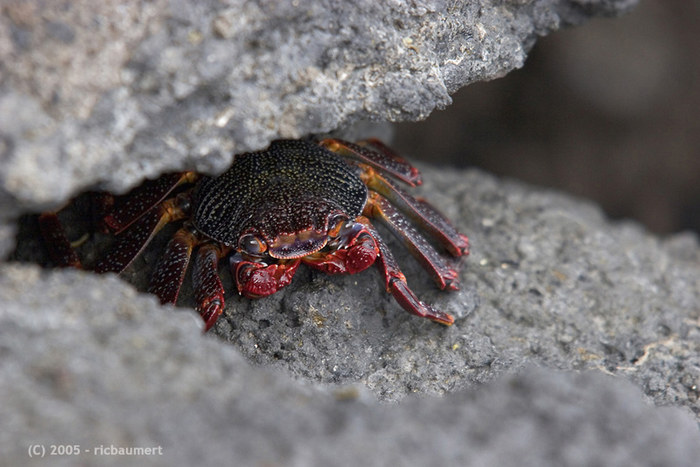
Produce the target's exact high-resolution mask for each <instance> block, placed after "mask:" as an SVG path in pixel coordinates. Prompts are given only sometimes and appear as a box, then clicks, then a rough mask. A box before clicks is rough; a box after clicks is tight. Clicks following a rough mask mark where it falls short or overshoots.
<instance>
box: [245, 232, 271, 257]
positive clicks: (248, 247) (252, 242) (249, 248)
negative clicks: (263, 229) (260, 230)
mask: <svg viewBox="0 0 700 467" xmlns="http://www.w3.org/2000/svg"><path fill="white" fill-rule="evenodd" d="M238 248H239V249H240V250H242V251H244V252H245V253H248V254H251V255H259V254H262V253H264V252H265V250H267V245H265V242H263V241H262V240H261V239H260V238H258V237H256V236H255V235H253V234H245V235H243V236H242V237H241V239H240V240H239V241H238Z"/></svg>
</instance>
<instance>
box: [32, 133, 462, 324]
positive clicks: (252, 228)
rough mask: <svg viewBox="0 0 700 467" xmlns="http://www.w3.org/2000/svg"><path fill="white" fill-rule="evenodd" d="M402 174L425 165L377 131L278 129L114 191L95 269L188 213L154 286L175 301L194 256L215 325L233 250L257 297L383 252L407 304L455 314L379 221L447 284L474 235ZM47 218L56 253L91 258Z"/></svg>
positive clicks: (206, 313) (412, 175)
mask: <svg viewBox="0 0 700 467" xmlns="http://www.w3.org/2000/svg"><path fill="white" fill-rule="evenodd" d="M397 180H398V181H401V182H403V183H405V184H407V185H409V186H417V185H420V184H421V176H420V173H419V172H418V170H417V169H416V168H415V167H413V166H412V165H410V164H409V163H408V162H406V161H405V160H404V159H402V158H401V157H399V156H398V155H396V154H395V153H394V152H393V151H392V150H391V149H389V148H388V147H387V146H385V145H384V144H383V143H381V142H380V141H379V140H376V139H369V140H364V141H360V142H357V143H351V142H348V141H343V140H339V139H324V140H321V141H314V140H278V141H274V142H273V143H271V145H270V146H269V147H268V148H267V149H265V150H263V151H258V152H251V153H246V154H243V155H239V156H236V157H235V159H234V162H233V164H232V166H231V167H230V168H229V169H228V170H227V171H226V172H224V173H223V174H221V175H219V176H218V177H208V176H202V175H199V174H197V173H195V172H181V173H175V174H168V175H165V176H162V177H161V178H158V179H156V180H151V181H148V182H146V183H145V184H143V185H141V186H140V187H139V188H137V189H135V190H134V191H132V192H131V193H130V194H128V195H125V196H123V197H121V198H117V199H116V200H114V203H113V206H112V207H111V209H110V211H109V212H108V213H107V214H106V215H105V216H104V218H103V222H102V223H103V225H104V226H106V229H107V230H108V231H109V232H111V233H112V234H114V235H115V237H116V241H115V243H114V245H113V247H112V249H111V250H109V251H108V252H107V253H106V254H105V255H104V256H103V257H102V258H101V259H99V261H98V262H97V263H96V264H95V265H94V271H95V272H97V273H107V272H115V273H120V272H122V271H124V269H126V268H127V267H128V266H129V264H130V263H131V262H132V261H133V260H134V258H135V257H137V256H138V255H139V254H140V253H141V252H142V251H143V249H144V248H145V246H146V245H147V244H148V243H149V242H150V240H151V239H152V238H153V236H154V235H155V234H156V233H157V232H158V231H159V230H161V229H162V228H163V227H164V226H165V225H166V224H169V223H172V222H181V224H182V225H181V226H180V228H179V229H178V230H177V231H176V232H175V233H174V235H173V236H172V238H171V239H170V241H169V243H168V246H167V248H166V250H165V253H164V254H163V256H162V257H161V258H160V259H159V261H158V264H157V266H156V268H155V272H154V273H153V275H152V278H151V283H150V286H149V289H148V290H149V291H150V292H152V293H154V294H155V295H156V296H157V297H158V298H159V299H160V301H161V303H163V304H167V303H170V304H175V303H176V301H177V298H178V294H179V291H180V287H181V285H182V282H183V279H184V277H185V273H186V271H187V269H188V264H189V263H190V259H191V258H193V261H192V262H193V266H192V278H193V288H194V295H195V301H196V309H197V311H198V312H199V313H200V315H201V316H202V318H203V320H204V323H205V325H204V327H205V332H206V330H209V329H210V328H211V327H212V326H213V325H214V324H215V323H216V321H217V319H218V318H219V316H220V315H221V313H222V311H223V310H224V303H225V302H224V287H223V285H222V282H221V279H220V277H219V274H218V266H219V263H220V261H222V260H227V261H228V265H229V267H230V271H231V274H232V276H233V279H234V282H235V284H236V287H237V289H238V292H239V293H240V294H242V295H244V296H245V297H249V298H258V297H264V296H267V295H270V294H273V293H275V292H277V291H278V290H280V289H281V288H283V287H285V286H286V285H288V284H289V283H290V282H291V281H292V277H293V276H294V273H295V271H296V270H297V268H298V267H299V265H300V264H302V263H303V264H305V265H308V266H310V267H312V268H315V269H318V270H321V271H323V272H325V273H328V274H355V273H358V272H361V271H363V270H365V269H367V268H368V267H370V266H371V265H372V264H376V265H378V267H379V270H380V272H381V275H382V277H383V281H384V285H385V287H386V289H387V291H388V292H390V293H391V294H392V295H393V297H394V298H395V300H396V301H397V302H398V303H399V305H401V307H403V308H404V309H405V310H407V311H409V312H410V313H413V314H415V315H418V316H421V317H425V318H428V319H430V320H433V321H436V322H438V323H442V324H445V325H450V324H452V323H453V322H454V318H453V317H452V316H451V315H450V314H448V313H445V312H442V311H439V310H437V309H435V308H433V307H432V306H431V305H429V304H426V303H424V302H423V301H421V300H419V299H418V297H417V296H416V295H415V293H414V292H413V291H412V290H411V289H410V288H409V286H408V283H407V282H406V278H405V276H404V274H403V273H402V272H401V270H400V269H399V266H398V264H397V262H396V260H395V259H394V256H393V254H392V253H391V251H390V250H389V248H388V247H387V244H386V243H385V241H384V240H383V239H382V237H381V236H380V235H379V233H378V232H377V230H376V229H375V226H374V225H373V222H378V223H380V224H383V225H384V226H386V227H388V229H389V230H390V231H391V232H392V233H394V234H395V235H396V236H397V237H398V238H399V239H400V240H401V241H402V243H403V244H404V245H405V246H406V247H407V248H408V250H409V251H410V252H411V253H412V254H413V256H415V258H416V259H417V260H418V261H419V262H420V263H421V264H422V265H423V267H424V268H425V270H426V271H427V272H428V273H429V274H430V276H431V277H432V278H433V279H434V281H435V283H436V284H437V285H438V287H440V288H441V289H447V290H456V289H458V288H459V277H458V272H457V266H458V263H459V259H460V257H463V256H465V255H468V254H469V240H468V239H467V237H466V236H465V235H463V234H461V233H459V232H458V231H457V230H456V229H455V228H454V227H453V226H452V224H451V223H450V222H449V221H448V220H447V219H446V218H445V217H444V216H442V215H441V214H440V213H439V212H438V211H437V210H436V209H435V208H433V207H432V206H431V205H430V204H428V203H427V202H426V201H424V200H422V199H416V198H414V197H413V196H411V195H410V194H408V193H407V192H406V191H404V189H402V188H400V187H399V186H398V185H397V183H396V181H397ZM40 226H41V229H42V232H43V233H44V237H45V239H46V240H47V242H48V244H49V251H50V253H51V254H52V258H53V260H54V262H56V263H58V264H60V265H63V266H73V267H82V266H81V262H80V260H79V259H78V258H77V255H76V253H75V251H74V250H73V249H72V248H71V247H70V246H69V243H68V240H67V239H66V237H65V235H64V234H63V233H62V229H61V226H60V224H59V223H58V218H57V217H56V215H55V214H50V213H46V214H44V215H42V216H40ZM418 227H419V228H421V229H422V230H423V231H424V232H425V233H426V234H427V235H428V236H429V237H430V238H431V239H432V240H433V241H434V242H435V243H437V244H439V245H441V249H444V250H445V251H444V252H442V253H441V252H439V251H438V249H436V247H434V246H433V244H431V242H429V241H428V240H427V239H426V237H424V236H423V235H422V234H421V233H420V232H419V230H418ZM445 252H446V253H447V254H445Z"/></svg>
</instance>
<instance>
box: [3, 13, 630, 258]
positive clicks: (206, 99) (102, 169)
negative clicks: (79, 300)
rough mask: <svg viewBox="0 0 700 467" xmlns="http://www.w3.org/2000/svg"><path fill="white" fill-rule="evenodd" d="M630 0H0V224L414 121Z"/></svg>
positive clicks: (6, 230)
mask: <svg viewBox="0 0 700 467" xmlns="http://www.w3.org/2000/svg"><path fill="white" fill-rule="evenodd" d="M634 3H636V0H599V1H593V0H525V1H521V0H518V1H500V0H498V1H496V0H480V1H445V0H441V1H425V0H418V1H416V0H411V1H396V0H395V1H388V2H377V1H374V0H358V1H352V2H345V1H339V0H326V1H313V2H305V1H297V0H257V1H243V0H227V1H221V0H205V1H197V2H195V1H188V0H153V1H148V2H144V1H141V0H126V1H125V0H107V1H100V2H94V1H91V0H79V1H57V2H43V1H39V0H37V1H25V0H22V1H19V0H16V1H13V0H9V1H4V2H3V3H2V5H0V13H1V14H0V59H1V60H0V154H2V161H3V170H2V171H0V205H1V206H2V210H0V216H2V219H0V221H1V222H2V223H1V224H0V225H2V228H0V252H1V251H7V250H8V249H9V248H10V247H11V242H10V241H9V238H11V236H12V232H11V227H10V226H9V224H8V221H7V219H8V218H10V219H11V218H13V217H15V216H16V215H17V213H18V212H23V211H27V210H39V209H46V208H47V207H55V206H57V205H59V204H60V203H61V202H63V201H65V200H67V199H68V198H69V197H70V196H72V195H75V194H76V193H77V192H78V191H80V190H82V189H85V188H86V187H93V186H96V185H98V186H101V187H103V188H109V189H111V190H116V191H124V190H126V189H127V188H128V187H131V186H134V185H135V184H137V183H139V182H140V181H141V180H143V178H144V177H153V176H156V175H158V174H160V173H162V172H163V171H166V170H173V169H182V168H185V167H187V168H190V169H193V168H194V169H198V170H202V171H221V170H223V169H224V168H225V167H226V166H227V165H228V164H229V163H230V161H231V158H232V156H233V154H234V153H240V152H244V151H247V150H253V149H262V148H263V147H265V146H266V145H267V143H269V142H270V141H271V140H273V139H276V138H280V137H287V138H288V137H292V138H295V137H300V136H304V135H307V134H312V133H322V132H327V131H330V130H334V129H337V128H339V127H341V126H345V125H347V124H349V123H352V122H354V121H357V120H390V121H397V120H408V119H412V120H416V119H421V118H425V117H427V116H428V114H429V113H430V112H431V111H432V110H434V109H435V108H440V107H444V106H446V105H448V104H449V103H450V102H451V100H450V96H449V94H450V93H452V92H454V91H456V90H457V89H458V88H460V87H461V86H464V85H466V84H468V83H470V82H473V81H477V80H484V79H493V78H495V77H498V76H502V75H504V74H505V73H507V72H508V71H510V70H512V69H514V68H516V67H520V66H522V64H523V62H524V60H525V56H526V51H527V50H528V49H529V48H530V47H531V45H532V44H533V43H534V41H535V38H536V37H537V36H538V35H542V34H546V33H548V32H550V31H552V30H554V29H557V28H560V27H562V26H564V25H567V24H572V23H579V22H582V21H583V20H585V19H586V18H588V17H590V16H591V15H594V14H599V15H600V14H604V15H611V14H615V13H618V12H620V11H623V10H626V9H628V8H630V7H631V6H632V5H633V4H634Z"/></svg>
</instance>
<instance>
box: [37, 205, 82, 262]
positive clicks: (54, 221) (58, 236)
mask: <svg viewBox="0 0 700 467" xmlns="http://www.w3.org/2000/svg"><path fill="white" fill-rule="evenodd" d="M39 229H40V230H41V234H42V235H43V237H44V240H45V241H46V244H47V245H48V247H49V248H48V250H49V255H50V256H51V260H52V261H53V262H54V263H55V264H56V265H57V266H59V267H73V268H82V264H81V263H80V258H78V254H77V253H76V252H75V250H74V249H73V247H72V246H71V244H70V241H69V240H68V237H67V236H66V231H65V230H64V229H63V225H61V221H59V220H58V216H56V213H54V212H46V213H43V214H41V215H40V216H39Z"/></svg>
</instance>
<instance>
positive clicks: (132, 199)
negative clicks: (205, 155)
mask: <svg viewBox="0 0 700 467" xmlns="http://www.w3.org/2000/svg"><path fill="white" fill-rule="evenodd" d="M197 177H198V176H197V174H196V173H194V172H182V173H174V174H168V175H163V176H162V177H160V178H158V179H156V180H148V181H147V182H145V183H144V184H143V185H141V186H139V187H138V188H136V189H135V190H133V191H132V192H131V193H129V194H128V195H126V196H124V197H122V198H121V199H122V201H123V202H122V203H117V204H118V205H117V207H116V208H115V209H114V211H113V212H112V213H110V214H109V215H108V216H106V217H105V218H104V223H105V224H106V225H107V226H108V227H109V228H110V229H112V230H113V231H114V233H115V234H118V233H119V232H122V231H123V230H125V229H127V228H128V227H129V226H131V224H133V223H134V222H136V221H137V220H139V219H140V218H141V216H144V215H145V214H146V213H147V212H148V211H149V210H150V209H151V208H153V207H154V206H155V205H156V204H158V203H160V202H162V201H163V200H164V199H165V198H166V197H167V196H168V195H169V194H170V193H171V192H172V191H173V190H174V189H175V188H177V187H178V186H180V185H182V184H184V183H192V182H194V181H196V180H197Z"/></svg>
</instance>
